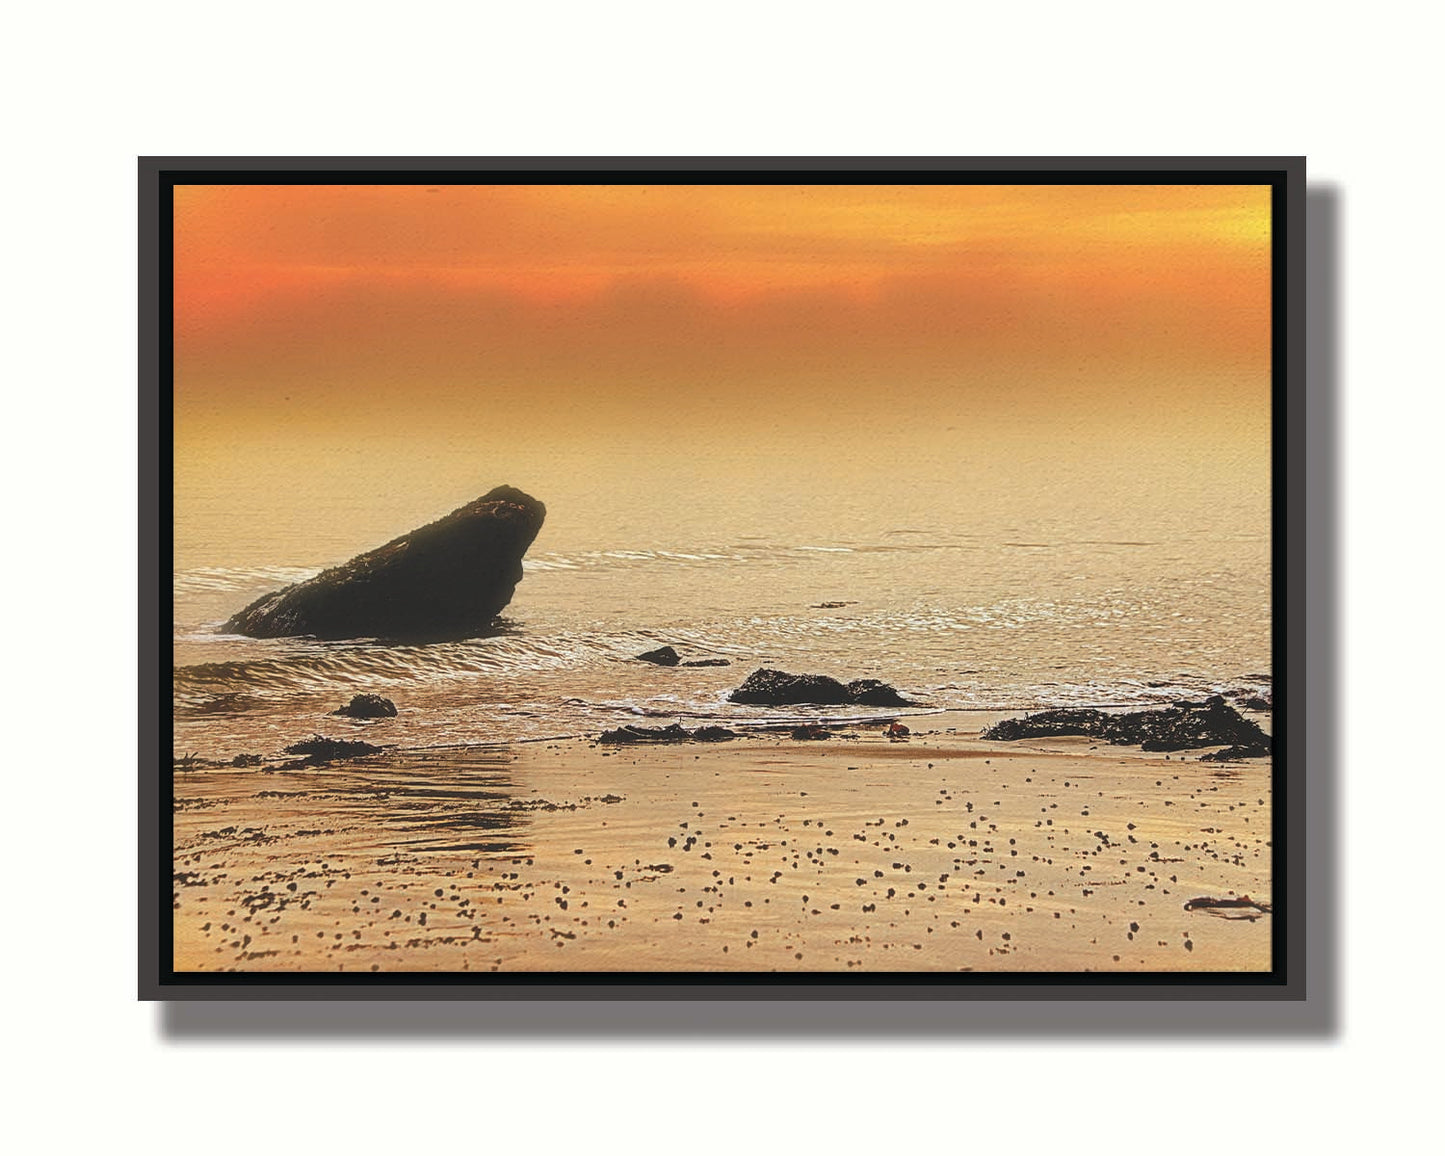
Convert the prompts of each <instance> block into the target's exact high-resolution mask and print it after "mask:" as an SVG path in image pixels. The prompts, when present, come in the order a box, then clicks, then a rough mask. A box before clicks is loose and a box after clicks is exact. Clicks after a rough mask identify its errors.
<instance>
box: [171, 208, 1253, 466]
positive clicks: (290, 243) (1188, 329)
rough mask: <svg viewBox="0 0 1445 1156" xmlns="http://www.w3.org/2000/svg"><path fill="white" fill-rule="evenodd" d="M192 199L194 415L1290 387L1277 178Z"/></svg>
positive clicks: (511, 410) (394, 414) (678, 411)
mask: <svg viewBox="0 0 1445 1156" xmlns="http://www.w3.org/2000/svg"><path fill="white" fill-rule="evenodd" d="M175 206H176V209H175V222H176V223H175V321H176V327H175V353H176V379H175V382H176V416H177V436H178V438H182V439H183V438H185V437H187V436H192V434H195V435H196V436H200V433H201V432H204V431H206V430H214V429H215V428H216V426H217V425H218V424H219V425H222V426H224V425H236V424H240V425H244V426H245V427H247V428H252V429H254V428H257V427H265V426H268V425H276V426H278V428H279V427H282V426H284V427H286V428H290V429H299V428H303V427H307V426H310V425H316V424H322V423H335V422H345V423H355V424H357V425H359V426H362V427H371V428H387V427H388V426H389V425H390V426H394V425H395V424H396V423H399V422H400V423H403V424H404V423H407V422H412V423H416V422H425V421H432V422H436V423H441V424H448V423H456V422H463V423H466V422H479V421H487V422H491V423H494V424H495V425H496V426H497V427H498V428H510V427H512V426H514V427H515V428H516V429H518V430H523V429H527V428H532V426H534V425H535V423H536V422H537V421H538V419H542V418H546V419H550V420H552V421H554V422H559V423H562V424H566V423H567V422H572V423H574V424H577V425H579V426H583V425H586V426H591V427H593V428H597V429H610V428H617V427H622V426H627V425H629V424H632V423H637V422H645V421H656V420H657V419H658V417H659V414H665V415H666V417H667V419H668V420H669V421H672V422H677V423H686V422H687V421H689V420H697V419H706V420H711V421H719V422H724V423H727V422H745V421H748V420H751V418H752V417H757V418H759V419H760V420H761V419H766V418H767V417H768V416H769V415H772V416H773V417H774V418H775V419H776V420H779V421H781V420H787V419H790V418H791V417H795V416H796V415H797V414H799V413H809V412H813V411H815V410H816V409H817V408H818V407H820V406H823V407H826V408H828V409H829V410H830V411H834V412H837V413H840V414H846V415H850V416H854V417H857V418H860V419H864V420H867V419H871V418H876V417H881V416H883V415H886V414H889V413H894V414H896V413H898V412H899V411H900V410H902V411H906V412H908V413H916V412H919V411H920V410H922V409H927V408H930V407H932V408H935V409H937V408H938V407H942V408H943V409H944V410H945V411H952V410H957V411H959V412H964V413H972V414H982V413H994V414H1003V415H1007V414H1008V413H1010V412H1016V411H1017V412H1023V411H1044V412H1047V411H1049V410H1050V409H1051V408H1059V407H1062V408H1063V409H1064V410H1067V411H1068V412H1070V413H1072V414H1074V415H1075V416H1077V417H1078V418H1079V419H1080V420H1087V419H1090V418H1112V417H1113V416H1114V415H1131V416H1133V417H1135V418H1137V417H1138V416H1139V415H1140V413H1141V412H1143V413H1148V412H1158V413H1160V414H1161V415H1164V414H1168V415H1169V417H1170V419H1171V420H1174V421H1187V420H1188V419H1189V416H1190V413H1191V412H1192V410H1193V409H1195V408H1197V409H1198V411H1199V414H1200V415H1201V420H1204V416H1203V415H1212V416H1210V417H1209V418H1208V420H1210V421H1215V420H1216V419H1217V418H1218V417H1219V415H1220V414H1231V413H1232V414H1233V415H1234V416H1235V418H1238V417H1240V415H1245V416H1246V417H1247V418H1248V423H1247V424H1248V425H1249V427H1250V429H1251V430H1252V431H1254V434H1257V433H1258V431H1259V429H1260V428H1262V425H1261V422H1262V421H1263V420H1264V418H1265V417H1266V415H1267V413H1268V395H1269V377H1268V371H1269V247H1270V237H1269V190H1268V188H1267V187H1264V186H1253V187H1237V186H1200V187H1181V186H1157V187H1156V186H1132V187H1130V186H1087V185H1085V186H1047V185H1039V186H967V185H963V186H803V187H787V186H585V185H579V186H505V185H503V186H485V185H482V186H440V187H427V186H407V185H391V186H204V185H196V186H185V187H181V188H178V189H177V190H176V200H175ZM720 399H721V400H720ZM750 415H751V416H750ZM509 423H510V424H509Z"/></svg>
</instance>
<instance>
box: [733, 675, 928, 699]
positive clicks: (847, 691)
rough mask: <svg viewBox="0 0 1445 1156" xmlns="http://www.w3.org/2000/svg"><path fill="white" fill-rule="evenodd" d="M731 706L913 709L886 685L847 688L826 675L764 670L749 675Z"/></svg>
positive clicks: (864, 682)
mask: <svg viewBox="0 0 1445 1156" xmlns="http://www.w3.org/2000/svg"><path fill="white" fill-rule="evenodd" d="M728 700H729V701H730V702H741V703H750V704H754V705H758V706H791V705H795V704H802V703H815V704H819V705H822V706H835V705H839V706H840V705H861V706H912V705H913V704H912V703H910V702H909V701H908V700H907V699H906V698H904V697H903V696H902V695H900V694H899V693H898V692H897V691H896V690H894V689H893V688H892V687H891V686H889V685H888V684H887V683H886V682H879V681H878V680H877V679H876V678H859V679H854V680H853V681H852V682H850V683H848V684H846V685H844V684H843V683H841V682H839V681H838V680H837V679H836V678H829V677H828V676H827V675H826V674H788V673H787V672H786V671H782V670H769V669H767V668H766V667H762V668H760V669H758V670H755V671H753V672H752V674H750V675H748V677H747V679H746V680H744V682H743V684H742V686H740V687H738V688H737V690H735V691H733V692H732V693H731V694H730V695H728Z"/></svg>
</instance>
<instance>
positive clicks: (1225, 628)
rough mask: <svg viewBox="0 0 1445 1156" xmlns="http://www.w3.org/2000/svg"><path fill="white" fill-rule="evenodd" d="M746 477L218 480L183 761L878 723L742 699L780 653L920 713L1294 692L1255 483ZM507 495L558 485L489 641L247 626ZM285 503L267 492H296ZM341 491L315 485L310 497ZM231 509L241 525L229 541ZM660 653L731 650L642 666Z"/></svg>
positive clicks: (194, 557) (182, 628)
mask: <svg viewBox="0 0 1445 1156" xmlns="http://www.w3.org/2000/svg"><path fill="white" fill-rule="evenodd" d="M780 468H781V467H780ZM1156 472H1157V471H1156ZM741 476H742V475H741V474H740V473H738V472H736V471H734V472H733V473H732V474H729V473H728V472H727V471H712V470H702V471H697V472H692V473H686V474H685V475H684V476H680V477H679V478H678V479H677V480H676V483H675V484H673V485H669V486H665V487H661V488H649V489H648V490H646V491H645V492H643V491H639V492H637V493H634V494H631V495H625V496H624V497H625V500H622V498H620V497H619V496H618V495H617V494H616V493H615V492H613V493H610V494H608V495H607V496H606V497H605V499H604V497H603V496H601V494H600V492H599V491H600V489H601V488H600V487H598V486H594V485H589V484H581V483H579V484H576V485H572V486H570V487H569V486H566V485H559V484H558V483H557V482H556V480H555V479H553V480H552V481H551V482H550V484H549V482H548V479H545V478H544V479H543V480H542V482H543V484H540V485H537V484H534V483H533V482H531V481H530V480H529V479H528V478H527V477H524V476H488V477H482V478H477V479H475V480H474V481H473V482H463V481H460V480H456V479H449V481H448V486H449V488H444V489H437V490H436V492H432V491H431V490H429V489H428V488H427V487H426V485H425V484H422V483H418V484H417V485H414V486H411V487H410V488H407V489H406V490H405V492H404V493H402V494H400V495H398V494H397V493H395V492H389V493H388V495H387V497H386V499H385V501H383V502H381V503H380V504H381V505H383V506H385V517H381V518H377V517H368V516H365V512H366V511H369V510H374V507H375V506H376V505H377V503H376V502H369V501H368V500H367V499H366V498H365V497H362V496H358V495H357V493H356V492H355V491H354V488H353V489H342V488H341V487H338V489H337V494H342V493H344V494H345V495H346V497H345V498H344V500H343V499H341V498H336V497H335V495H333V496H332V500H335V501H337V502H339V503H340V504H341V505H344V506H347V507H348V509H349V510H350V514H349V515H348V516H341V515H340V514H338V516H335V517H327V518H321V519H312V520H310V521H306V520H304V519H300V520H298V518H289V519H288V518H286V517H280V516H270V515H268V516H265V517H262V516H260V515H257V516H256V518H255V519H254V521H253V522H248V523H246V524H245V526H244V527H243V528H241V529H237V528H235V524H234V523H235V517H234V515H235V513H236V510H237V509H238V506H237V504H236V502H235V500H234V495H233V494H231V493H228V492H227V490H226V478H225V475H224V474H223V473H222V474H220V475H218V476H216V477H215V478H210V475H207V478H209V479H210V480H209V481H205V479H203V481H205V484H197V485H194V486H192V488H191V489H189V490H188V491H187V493H186V501H185V502H184V503H179V502H178V504H177V516H176V524H175V531H176V533H175V537H176V543H177V545H176V550H175V553H174V565H173V569H172V595H173V623H172V653H173V706H174V711H173V719H174V723H173V744H174V752H175V756H176V757H177V758H182V757H184V756H186V755H195V756H199V757H203V758H207V759H221V760H230V759H232V758H234V757H235V756H237V755H239V754H260V755H262V756H265V757H272V756H274V755H276V754H278V753H279V752H280V751H281V750H282V749H283V748H284V747H285V746H287V745H289V744H291V743H294V742H297V741H299V740H302V739H306V738H308V737H311V736H313V735H317V734H320V735H325V736H328V737H334V738H365V739H366V740H367V741H369V742H372V743H375V744H377V745H381V746H395V747H398V748H406V749H410V748H430V747H449V746H459V745H472V744H491V743H514V742H522V741H538V740H544V739H553V738H560V737H564V736H585V735H592V736H595V735H597V734H599V733H600V732H602V731H604V730H607V729H611V728H614V727H617V726H620V725H626V724H640V725H648V726H661V725H667V724H669V723H672V722H681V723H682V724H683V725H684V726H689V727H690V726H694V725H699V724H703V723H719V724H731V725H734V726H742V727H749V726H761V725H777V724H779V723H786V722H790V721H793V720H796V719H800V718H841V717H854V716H876V715H877V714H878V713H879V712H878V710H877V709H868V708H863V709H860V710H859V711H856V712H850V711H848V710H847V709H844V708H839V707H816V708H812V707H790V708H786V709H776V708H765V707H754V706H740V705H738V704H735V703H732V702H730V701H729V697H728V696H729V693H730V692H731V691H732V690H733V689H734V688H736V687H737V686H739V685H740V684H741V683H742V682H743V680H744V679H745V678H746V677H747V675H748V674H749V673H750V672H752V671H753V670H756V669H758V668H760V667H769V668H774V669H781V670H785V671H789V672H793V673H813V674H826V675H831V676H833V677H835V678H839V679H842V680H844V681H847V680H850V679H855V678H877V679H881V680H883V681H884V682H887V683H889V684H891V685H893V686H894V687H896V688H897V689H898V690H899V691H900V692H901V693H902V694H904V695H905V696H906V697H908V698H909V699H910V700H912V701H914V702H915V703H917V704H918V705H917V706H914V707H910V708H906V709H900V710H898V711H895V712H889V713H894V714H898V715H902V716H905V717H906V716H909V715H912V714H926V713H929V712H936V711H943V710H968V711H990V712H993V711H1024V710H1037V709H1043V708H1048V707H1061V706H1143V705H1147V704H1161V703H1167V702H1170V701H1173V700H1177V699H1181V698H1188V699H1198V698H1200V697H1203V696H1206V695H1209V694H1214V693H1222V694H1227V695H1236V696H1239V695H1251V696H1252V695H1260V694H1263V695H1268V694H1269V693H1270V691H1271V674H1272V672H1271V666H1270V655H1271V633H1270V630H1271V627H1270V623H1271V618H1272V614H1271V609H1272V608H1271V603H1270V537H1269V526H1268V520H1269V519H1268V512H1269V505H1268V495H1267V494H1263V495H1261V493H1260V492H1259V489H1258V487H1251V486H1249V485H1248V484H1245V485H1241V486H1230V485H1223V484H1220V477H1219V476H1218V475H1216V474H1213V473H1211V472H1210V471H1209V470H1200V469H1190V470H1180V471H1177V472H1175V473H1174V474H1170V475H1169V476H1168V477H1167V478H1166V479H1165V480H1163V481H1161V482H1160V483H1159V484H1158V485H1157V486H1155V487H1153V488H1149V487H1147V486H1146V487H1145V488H1143V489H1142V490H1141V488H1140V485H1139V483H1138V478H1139V477H1146V478H1147V477H1152V476H1155V473H1151V472H1150V471H1149V470H1144V471H1142V472H1140V471H1135V472H1134V473H1131V474H1129V475H1128V477H1127V478H1124V479H1123V480H1121V479H1120V477H1119V472H1118V471H1117V470H1116V471H1112V472H1111V471H1109V470H1107V469H1101V470H1100V471H1099V473H1098V476H1097V477H1079V476H1073V477H1070V478H1067V479H1059V478H1055V479H1053V480H1052V481H1049V480H1047V479H1046V480H1045V482H1044V483H1042V484H1041V483H1040V482H1039V481H1038V479H1037V478H1033V477H1032V476H1031V475H1029V474H1027V473H1025V472H1021V473H1019V474H1018V476H1016V477H1013V478H1003V479H994V483H993V485H992V488H988V487H984V486H983V485H982V482H981V481H980V485H979V486H978V487H975V489H974V491H973V492H972V493H970V491H969V490H968V489H966V488H964V489H962V490H961V489H960V485H961V483H962V482H966V481H967V479H966V478H962V479H961V478H960V477H959V476H958V473H957V471H953V470H949V469H941V470H932V471H930V470H929V469H922V470H914V471H912V472H911V473H910V474H909V480H908V481H907V483H906V484H905V483H904V482H902V481H900V482H899V484H898V488H897V490H896V492H890V491H889V490H888V488H887V487H886V486H880V484H879V483H878V481H877V479H878V478H879V477H882V476H885V475H883V474H879V473H876V472H875V473H874V474H872V475H870V477H871V479H872V480H871V481H870V482H869V484H868V485H867V486H866V487H858V488H850V486H849V485H848V483H847V473H846V471H843V472H842V473H841V474H840V475H839V477H838V478H837V479H835V480H834V481H832V482H830V483H829V486H828V487H827V492H825V493H817V494H811V495H809V496H808V497H807V500H806V501H802V500H792V499H791V498H790V494H789V490H788V488H787V487H786V486H782V487H780V485H779V483H778V479H777V478H773V479H771V480H770V483H769V485H767V486H766V487H754V488H746V487H741V486H740V484H739V482H738V481H737V479H738V478H739V477H741ZM840 479H841V480H840ZM793 480H794V481H795V482H797V484H798V485H802V484H803V482H802V479H801V474H800V475H799V476H798V477H795V478H794V479H793ZM976 480H977V479H976ZM501 483H507V484H512V485H517V486H519V487H520V488H522V489H524V490H527V491H528V492H529V493H533V494H534V495H535V496H537V497H538V498H540V499H541V500H543V501H544V502H545V503H546V504H547V506H548V517H547V522H546V524H545V525H544V526H543V529H542V532H541V533H540V535H539V536H538V538H537V541H536V542H535V543H534V544H533V547H532V549H531V550H530V551H529V552H528V555H527V557H526V559H525V561H524V571H525V577H524V579H523V581H522V582H521V583H520V585H519V586H518V587H517V590H516V593H515V595H514V597H513V598H512V601H511V603H510V605H509V606H508V607H507V608H506V610H505V612H504V613H503V615H502V617H501V618H500V619H499V620H498V621H497V622H496V624H495V627H494V629H493V630H491V631H490V632H488V633H487V634H486V635H485V636H483V637H478V638H471V639H466V640H463V641H457V642H446V643H437V644H432V645H404V646H402V645H389V644H387V643H385V642H383V641H378V640H375V639H364V638H362V639H354V640H347V641H320V640H317V639H313V638H290V639H251V638H244V637H239V636H236V635H233V634H227V633H226V632H225V630H224V623H225V621H226V619H227V618H228V617H229V616H230V615H232V614H233V613H235V612H236V611H237V610H238V609H240V608H241V607H243V606H245V605H247V604H248V603H250V602H251V601H253V600H254V599H255V598H257V597H258V596H260V595H261V594H264V593H266V592H267V591H270V590H275V589H278V588H280V587H282V586H285V585H288V584H290V583H293V582H299V581H302V580H304V579H306V578H308V577H310V576H312V575H313V574H316V573H317V572H319V571H320V570H322V569H323V568H325V567H327V566H332V565H336V564H338V563H339V562H342V561H345V560H346V559H347V558H349V557H351V556H354V555H355V554H358V553H361V552H363V551H365V550H368V549H371V548H373V547H375V546H378V545H380V544H382V543H383V542H385V541H387V540H389V538H390V537H394V536H395V535H396V534H398V533H401V532H404V531H406V530H408V529H410V528H412V527H414V526H417V525H421V524H424V523H425V522H429V521H432V520H434V519H435V518H437V517H440V516H442V515H444V514H446V513H447V512H449V511H450V510H451V509H454V508H456V507H457V506H460V505H462V504H464V503H465V502H466V501H468V500H470V499H471V498H474V497H476V496H477V495H478V494H481V493H484V492H486V491H487V490H489V489H491V488H492V487H493V486H494V485H497V484H501ZM313 489H314V488H313ZM982 489H987V494H986V498H987V500H978V495H979V491H980V490H982ZM278 492H279V491H268V492H267V496H266V498H265V500H266V501H267V502H276V503H280V502H282V500H283V499H282V498H280V497H278V496H277V493H278ZM327 500H328V497H327V495H325V494H320V495H317V494H316V493H314V492H312V493H310V494H308V497H307V503H299V502H298V504H315V503H316V502H323V503H324V502H325V501H327ZM278 508H279V506H278ZM343 513H345V511H343ZM227 519H229V521H227ZM223 522H225V523H226V524H230V525H231V526H232V530H231V534H230V537H229V538H227V536H226V535H225V534H217V533H215V532H212V531H213V529H214V527H215V526H216V525H219V524H222V523H223ZM208 527H209V529H208ZM239 539H244V549H237V548H236V546H235V542H236V540H239ZM663 645H670V646H672V647H674V648H675V649H676V650H677V651H678V653H679V654H680V656H681V657H682V659H683V660H684V661H689V660H692V661H697V660H725V661H726V663H727V665H710V666H695V667H691V666H678V667H659V666H655V665H652V664H649V663H646V662H642V661H639V660H638V659H637V657H636V656H637V655H639V654H640V653H642V652H644V651H648V650H651V649H654V648H656V647H660V646H663ZM357 694H378V695H382V696H384V697H386V698H388V699H390V700H392V701H393V702H394V703H395V705H396V707H397V710H398V714H397V716H396V717H395V718H387V719H379V720H367V721H359V720H352V719H348V718H345V717H339V716H336V715H334V714H333V713H332V712H334V711H336V710H337V708H339V707H341V706H342V705H344V704H345V703H347V702H348V701H349V700H350V698H351V697H352V696H353V695H357Z"/></svg>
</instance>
